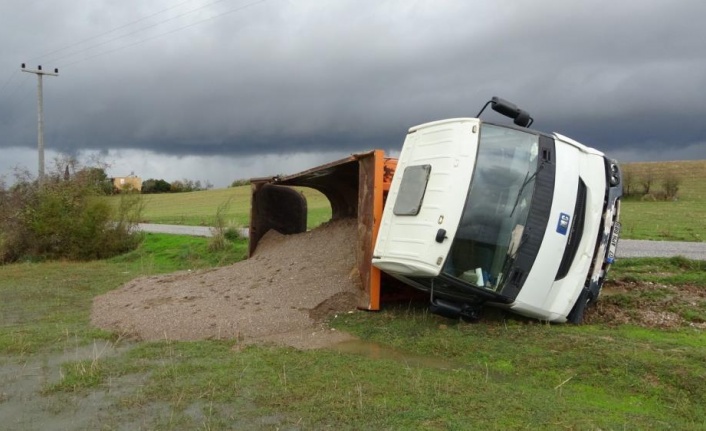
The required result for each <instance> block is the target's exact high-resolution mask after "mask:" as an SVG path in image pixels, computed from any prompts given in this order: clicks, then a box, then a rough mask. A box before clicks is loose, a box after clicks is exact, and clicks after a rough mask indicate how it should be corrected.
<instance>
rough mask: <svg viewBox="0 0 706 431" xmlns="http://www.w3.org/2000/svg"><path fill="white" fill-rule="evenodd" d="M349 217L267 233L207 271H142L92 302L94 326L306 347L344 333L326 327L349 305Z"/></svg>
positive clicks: (352, 277) (353, 298)
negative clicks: (236, 258) (242, 256)
mask: <svg viewBox="0 0 706 431" xmlns="http://www.w3.org/2000/svg"><path fill="white" fill-rule="evenodd" d="M355 238H356V222H355V220H351V219H348V220H339V221H335V222H329V223H327V224H325V225H322V226H320V227H318V228H317V229H314V230H312V231H309V232H304V233H301V234H297V235H287V236H285V235H281V234H279V233H278V232H276V231H269V232H268V233H267V234H266V235H265V236H264V237H263V238H262V239H261V240H260V242H259V244H258V248H257V251H256V253H255V255H254V256H253V257H251V258H250V259H248V260H244V261H241V262H238V263H236V264H234V265H230V266H227V267H222V268H216V269H211V270H207V271H196V272H188V271H187V272H179V273H174V274H169V275H163V276H152V277H143V278H138V279H136V280H133V281H131V282H129V283H127V284H125V285H124V286H122V287H121V288H119V289H117V290H114V291H111V292H109V293H107V294H105V295H101V296H98V297H96V298H95V299H94V301H93V309H92V314H91V321H92V323H93V324H94V325H96V326H99V327H101V328H104V329H108V330H111V331H117V332H119V333H122V334H124V335H126V336H131V337H136V338H138V339H142V340H159V339H171V340H201V339H238V340H241V341H243V342H254V341H271V342H275V343H279V344H286V345H291V346H295V347H298V348H312V347H319V346H321V345H326V344H330V343H332V342H336V341H341V340H344V339H346V338H348V337H349V336H348V335H347V334H343V333H338V332H336V331H332V330H330V329H326V328H325V327H323V326H322V325H321V323H320V322H321V320H323V319H324V318H325V317H326V316H328V315H330V314H331V313H336V312H345V311H349V310H353V309H355V307H356V305H357V303H358V296H359V292H360V289H361V286H360V280H359V277H358V272H357V270H356V259H355V244H356V241H355Z"/></svg>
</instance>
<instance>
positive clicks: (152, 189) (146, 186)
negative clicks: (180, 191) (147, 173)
mask: <svg viewBox="0 0 706 431" xmlns="http://www.w3.org/2000/svg"><path fill="white" fill-rule="evenodd" d="M171 188H172V186H171V184H169V183H168V182H166V181H164V180H162V179H159V180H156V179H154V178H150V179H149V180H146V181H144V182H143V183H142V193H144V194H149V193H169V192H170V191H171Z"/></svg>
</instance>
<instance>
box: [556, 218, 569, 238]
mask: <svg viewBox="0 0 706 431" xmlns="http://www.w3.org/2000/svg"><path fill="white" fill-rule="evenodd" d="M570 221H571V216H570V215H568V214H566V213H561V214H559V223H558V224H557V226H556V231H557V232H559V233H560V234H562V235H566V232H568V231H569V222H570Z"/></svg>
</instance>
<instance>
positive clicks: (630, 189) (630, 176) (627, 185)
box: [622, 166, 637, 196]
mask: <svg viewBox="0 0 706 431" xmlns="http://www.w3.org/2000/svg"><path fill="white" fill-rule="evenodd" d="M622 174H623V178H622V180H623V193H624V194H625V196H633V195H635V194H637V190H635V189H636V187H635V183H636V181H637V178H636V176H635V172H634V170H633V169H632V167H631V166H623V168H622Z"/></svg>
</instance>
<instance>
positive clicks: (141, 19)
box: [30, 0, 193, 61]
mask: <svg viewBox="0 0 706 431" xmlns="http://www.w3.org/2000/svg"><path fill="white" fill-rule="evenodd" d="M192 1H193V0H186V1H184V2H181V3H179V4H177V5H174V6H172V7H168V8H166V9H162V10H160V11H158V12H155V13H152V14H150V15H147V16H145V17H142V18H139V19H137V20H135V21H131V22H129V23H127V24H123V25H121V26H118V27H115V28H113V29H110V30H108V31H106V32H103V33H100V34H97V35H95V36H91V37H87V38H85V39H81V40H79V41H77V42H74V43H71V44H69V45H67V46H64V47H62V48H57V49H55V50H53V51H49V52H45V53H44V54H40V55H38V56H36V57H33V58H30V61H31V60H37V59H40V58H43V57H45V56H47V55H52V54H56V53H57V52H61V51H66V50H67V49H70V48H73V47H74V46H78V45H82V44H84V43H86V42H89V41H91V40H94V39H98V38H101V37H103V36H106V35H109V34H111V33H115V32H116V31H118V30H122V29H124V28H127V27H130V26H131V25H135V24H137V23H139V22H142V21H145V20H147V19H150V18H152V17H154V16H157V15H160V14H162V13H164V12H169V11H170V10H172V9H176V8H179V7H181V6H183V5H185V4H186V3H190V2H192Z"/></svg>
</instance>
